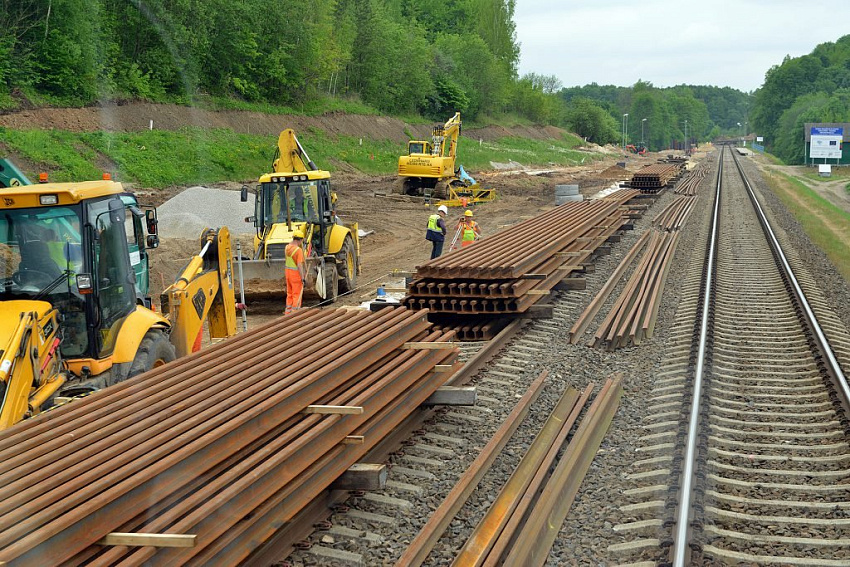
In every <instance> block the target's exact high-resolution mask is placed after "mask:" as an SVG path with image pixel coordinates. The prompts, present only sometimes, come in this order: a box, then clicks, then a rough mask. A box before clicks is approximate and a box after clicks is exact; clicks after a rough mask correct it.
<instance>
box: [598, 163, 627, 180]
mask: <svg viewBox="0 0 850 567" xmlns="http://www.w3.org/2000/svg"><path fill="white" fill-rule="evenodd" d="M631 176H632V174H631V173H630V172H629V170H627V169H626V168H625V167H620V166H619V165H612V166H611V167H609V168H608V169H605V170H603V171H601V172H600V173H599V177H602V178H603V179H628V178H629V177H631Z"/></svg>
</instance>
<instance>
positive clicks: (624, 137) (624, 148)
mask: <svg viewBox="0 0 850 567" xmlns="http://www.w3.org/2000/svg"><path fill="white" fill-rule="evenodd" d="M628 120H629V113H628V112H627V113H625V114H623V153H626V124H628Z"/></svg>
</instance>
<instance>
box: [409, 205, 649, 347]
mask: <svg viewBox="0 0 850 567" xmlns="http://www.w3.org/2000/svg"><path fill="white" fill-rule="evenodd" d="M638 195H639V193H638V192H637V191H634V190H631V189H624V190H620V191H617V192H615V193H613V194H611V195H609V196H607V197H605V198H604V199H597V200H593V201H582V202H574V203H566V204H564V205H561V206H558V207H555V208H554V209H552V210H550V211H547V212H545V213H542V214H540V215H538V216H536V217H534V218H532V219H529V220H526V221H524V222H522V223H519V224H517V225H516V226H513V227H511V228H510V229H507V230H504V231H502V232H499V233H497V234H495V235H493V236H490V237H487V238H485V239H483V240H481V241H479V242H477V243H475V244H474V245H472V246H470V247H467V248H464V249H461V250H459V251H455V252H452V253H450V254H447V255H445V256H442V257H440V258H436V259H434V260H431V261H429V262H428V263H426V264H424V265H422V266H419V267H417V272H416V277H415V278H414V279H413V281H411V283H410V285H409V287H408V296H407V297H405V299H404V301H403V303H404V304H405V305H406V306H408V307H410V308H411V309H428V310H429V311H430V312H431V314H432V316H431V319H432V320H433V321H435V322H437V323H438V324H447V323H449V322H450V321H447V320H446V318H445V317H441V316H442V315H446V314H451V315H452V316H454V317H455V320H454V321H453V324H454V326H455V328H458V327H463V326H470V327H474V326H476V325H479V327H480V326H483V325H484V324H486V323H479V322H478V321H479V320H478V319H470V316H487V317H489V318H490V319H492V318H493V317H494V316H500V317H501V316H505V315H517V314H521V313H524V312H526V311H527V310H528V309H529V308H530V307H531V306H532V305H534V304H535V303H537V302H538V301H539V300H540V299H541V298H543V297H545V296H547V295H548V294H549V293H550V291H551V290H552V289H553V288H554V287H555V286H556V285H558V284H559V282H561V281H562V280H564V279H565V278H566V277H567V276H568V275H569V274H570V273H571V272H573V271H578V270H582V269H583V267H584V264H586V263H587V261H588V260H589V258H590V256H591V255H592V254H593V253H594V252H595V251H596V250H597V248H598V247H599V246H600V245H602V244H603V243H605V242H606V241H607V240H609V239H610V238H612V236H613V235H614V234H615V233H616V232H617V231H619V230H620V229H621V228H622V227H623V226H624V225H625V224H627V223H628V222H629V219H630V217H631V216H633V215H634V214H635V212H634V211H632V210H631V209H630V208H629V206H628V205H627V203H628V202H629V201H630V200H632V199H633V198H635V197H637V196H638ZM457 316H463V317H464V319H463V320H457V319H456V317H457ZM474 332H476V331H473V333H474ZM462 338H463V337H462ZM468 338H471V339H480V338H485V337H481V336H471V337H468Z"/></svg>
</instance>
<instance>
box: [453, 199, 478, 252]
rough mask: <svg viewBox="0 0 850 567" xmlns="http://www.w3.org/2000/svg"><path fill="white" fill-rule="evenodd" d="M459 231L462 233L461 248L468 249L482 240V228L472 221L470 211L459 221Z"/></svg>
mask: <svg viewBox="0 0 850 567" xmlns="http://www.w3.org/2000/svg"><path fill="white" fill-rule="evenodd" d="M457 224H458V229H459V230H460V231H461V232H460V247H461V248H466V247H467V246H469V245H470V244H472V243H473V242H475V241H476V240H478V239H479V238H481V227H479V226H478V223H477V222H475V221H474V220H472V211H470V210H469V209H467V210H466V212H464V213H463V216H462V217H461V218H460V220H459V221H458V223H457Z"/></svg>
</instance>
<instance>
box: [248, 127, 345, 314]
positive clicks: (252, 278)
mask: <svg viewBox="0 0 850 567" xmlns="http://www.w3.org/2000/svg"><path fill="white" fill-rule="evenodd" d="M272 170H273V172H272V173H267V174H264V175H263V176H261V177H260V180H259V185H257V188H256V191H255V196H254V215H253V216H250V217H248V218H246V219H245V220H246V221H247V222H253V223H254V227H255V229H256V235H255V236H254V255H253V259H240V264H241V269H242V271H243V277H244V280H245V281H246V283H245V284H244V285H245V288H246V293H248V294H249V295H253V296H254V297H257V296H262V295H263V294H264V293H263V292H265V293H269V292H271V293H274V294H275V295H277V296H278V297H282V294H283V293H285V288H286V285H285V280H284V277H285V276H284V266H285V262H286V258H285V250H286V246H287V245H288V244H289V243H290V242H291V241H292V235H293V233H294V232H295V231H300V232H301V233H302V234H304V235H305V238H304V240H303V244H302V245H303V247H304V257H305V259H306V264H307V266H306V267H307V277H306V281H305V284H304V297H308V296H313V297H316V296H317V297H319V298H321V299H323V300H330V301H334V300H335V299H336V297H337V295H338V294H340V293H346V292H349V291H352V290H354V289H355V288H356V287H357V276H358V275H359V274H360V237H359V236H358V232H357V223H356V222H355V223H350V224H348V225H344V224H342V221H341V220H340V218H339V217H338V216H337V214H336V199H337V197H336V193H334V192H332V191H331V182H330V177H331V174H330V173H329V172H328V171H324V170H321V169H319V168H318V167H316V164H315V163H313V162H312V161H311V160H310V157H309V156H308V155H307V152H305V151H304V148H303V147H302V146H301V144H300V143H299V142H298V138H296V137H295V132H294V131H293V130H291V129H286V130H284V131H283V132H281V133H280V137H279V138H278V148H277V154H276V156H275V159H274V162H273V163H272ZM241 199H242V201H243V202H247V201H248V188H247V187H243V188H242V194H241ZM252 286H254V287H255V288H257V287H260V286H262V287H263V289H262V290H259V289H253V290H252V289H251V287H252Z"/></svg>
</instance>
